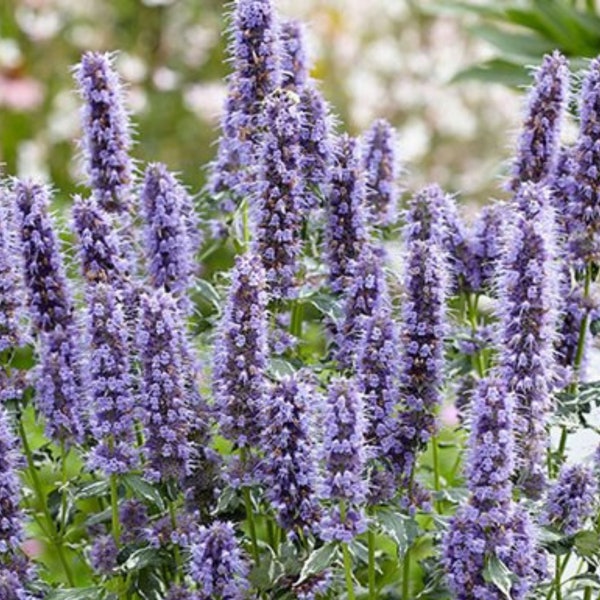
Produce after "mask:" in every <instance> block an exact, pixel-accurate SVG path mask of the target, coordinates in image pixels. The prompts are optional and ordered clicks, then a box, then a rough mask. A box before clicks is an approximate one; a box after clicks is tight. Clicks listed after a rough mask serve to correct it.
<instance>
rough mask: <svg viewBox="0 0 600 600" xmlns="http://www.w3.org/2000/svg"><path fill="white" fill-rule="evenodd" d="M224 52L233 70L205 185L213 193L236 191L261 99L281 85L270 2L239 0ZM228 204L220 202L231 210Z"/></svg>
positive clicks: (250, 156)
mask: <svg viewBox="0 0 600 600" xmlns="http://www.w3.org/2000/svg"><path fill="white" fill-rule="evenodd" d="M229 53H230V56H231V58H232V61H233V67H234V72H233V74H232V75H231V77H230V78H229V90H228V95H227V100H226V103H225V107H224V112H223V117H222V121H221V127H222V131H221V138H220V140H219V149H218V152H217V159H216V161H215V162H214V164H213V165H212V172H211V177H210V184H209V187H210V189H211V191H212V192H213V193H219V192H223V191H229V192H240V191H242V192H243V190H241V189H238V188H239V187H240V185H243V184H244V183H245V179H246V173H245V171H247V170H248V169H249V168H251V167H252V165H253V161H254V160H255V144H256V143H257V142H258V140H259V138H260V135H259V132H260V125H261V122H260V115H261V111H262V102H263V101H264V100H265V98H266V97H267V96H268V95H269V94H270V93H271V92H272V91H274V90H275V89H276V88H277V86H278V85H279V83H280V78H281V76H280V69H279V40H278V27H277V23H276V16H275V9H274V7H273V4H272V1H271V0H238V1H237V2H236V5H235V8H234V14H233V24H232V29H231V41H230V44H229ZM233 206H234V204H233V203H231V202H229V203H226V204H225V208H227V209H232V208H233Z"/></svg>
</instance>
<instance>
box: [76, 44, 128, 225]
mask: <svg viewBox="0 0 600 600" xmlns="http://www.w3.org/2000/svg"><path fill="white" fill-rule="evenodd" d="M113 63H114V61H113V57H112V56H111V55H109V54H102V53H99V52H86V53H85V54H84V55H83V57H82V58H81V63H79V65H77V67H76V68H75V78H76V80H77V84H78V86H79V92H80V94H81V97H82V99H83V102H84V104H83V108H82V111H81V116H82V122H83V132H84V135H83V142H82V144H83V150H84V153H85V161H86V170H87V175H88V180H89V185H90V187H91V189H92V190H93V193H94V197H95V198H96V200H97V201H98V204H99V205H100V206H101V207H102V208H103V209H104V210H106V211H108V212H114V213H127V212H129V211H130V210H131V206H130V202H131V198H130V194H131V186H132V179H133V166H132V161H131V158H130V157H129V150H130V148H131V145H132V142H131V131H130V124H129V118H128V114H127V111H126V109H125V102H124V97H123V96H124V95H123V91H122V88H121V82H120V81H119V76H118V74H117V72H116V71H115V69H114V64H113Z"/></svg>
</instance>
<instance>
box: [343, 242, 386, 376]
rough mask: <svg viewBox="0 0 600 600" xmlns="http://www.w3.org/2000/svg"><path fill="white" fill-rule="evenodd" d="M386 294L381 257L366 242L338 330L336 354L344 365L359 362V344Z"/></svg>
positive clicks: (352, 364) (357, 262) (357, 263)
mask: <svg viewBox="0 0 600 600" xmlns="http://www.w3.org/2000/svg"><path fill="white" fill-rule="evenodd" d="M385 294H386V285H385V278H384V275H383V271H382V265H381V257H380V256H378V254H377V253H376V252H375V251H374V250H373V248H371V246H370V244H365V245H364V246H363V247H362V249H361V251H360V255H359V257H358V259H357V260H356V261H355V262H354V265H353V267H352V285H351V286H350V289H349V290H348V294H347V295H346V301H345V303H344V318H343V321H342V322H341V324H340V326H339V327H338V330H337V336H336V337H337V352H336V355H335V358H336V360H337V362H338V365H339V367H340V368H341V369H352V368H353V367H354V366H355V362H356V354H357V350H358V345H359V343H360V341H361V339H362V337H363V334H364V332H365V328H366V324H367V323H366V322H367V320H368V318H369V317H370V316H371V315H372V314H373V310H374V307H375V305H376V303H377V301H378V300H379V299H380V298H381V297H382V296H384V295H385Z"/></svg>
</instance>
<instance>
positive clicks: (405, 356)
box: [390, 185, 449, 484]
mask: <svg viewBox="0 0 600 600" xmlns="http://www.w3.org/2000/svg"><path fill="white" fill-rule="evenodd" d="M445 205H446V199H445V197H444V194H443V192H442V190H441V189H440V188H439V187H437V186H435V185H432V186H428V187H426V188H424V189H423V190H421V191H420V192H419V193H417V194H416V195H415V196H414V197H413V199H412V200H411V202H410V204H409V209H408V212H407V215H406V226H405V230H404V247H405V252H406V263H405V267H404V290H405V292H404V293H405V297H404V303H403V306H402V319H401V325H400V357H399V361H400V365H399V369H400V379H399V381H400V400H401V402H402V403H403V408H402V411H401V413H400V414H399V420H398V429H397V431H396V432H394V435H393V436H392V437H395V438H396V439H395V440H394V442H393V443H394V444H399V445H400V446H402V448H403V450H402V452H399V453H398V460H399V462H398V465H397V468H398V469H399V472H400V474H401V476H402V477H403V478H404V479H405V483H406V484H407V483H408V481H410V480H411V473H412V470H413V468H414V466H415V460H416V453H417V451H418V450H420V449H422V448H423V447H424V446H425V444H427V442H428V441H429V439H430V437H431V435H432V434H433V433H434V432H435V428H436V422H435V409H436V408H437V406H439V404H440V402H441V386H442V382H443V375H444V358H443V351H444V336H445V334H446V329H447V327H446V307H445V302H446V298H447V296H448V289H449V288H448V270H449V265H448V258H447V254H446V252H445V250H444V248H443V243H444V242H443V240H444V236H445V226H444V223H445V221H444V207H445ZM390 443H392V442H391V441H390Z"/></svg>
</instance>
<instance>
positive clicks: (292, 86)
mask: <svg viewBox="0 0 600 600" xmlns="http://www.w3.org/2000/svg"><path fill="white" fill-rule="evenodd" d="M279 42H280V46H281V87H282V88H283V89H288V90H291V91H293V92H296V93H297V92H299V91H300V90H301V89H302V88H304V86H306V85H307V83H308V82H309V67H308V57H307V56H306V42H305V40H304V28H303V25H302V23H300V22H299V21H291V20H290V21H284V22H282V23H281V25H280V26H279Z"/></svg>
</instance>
